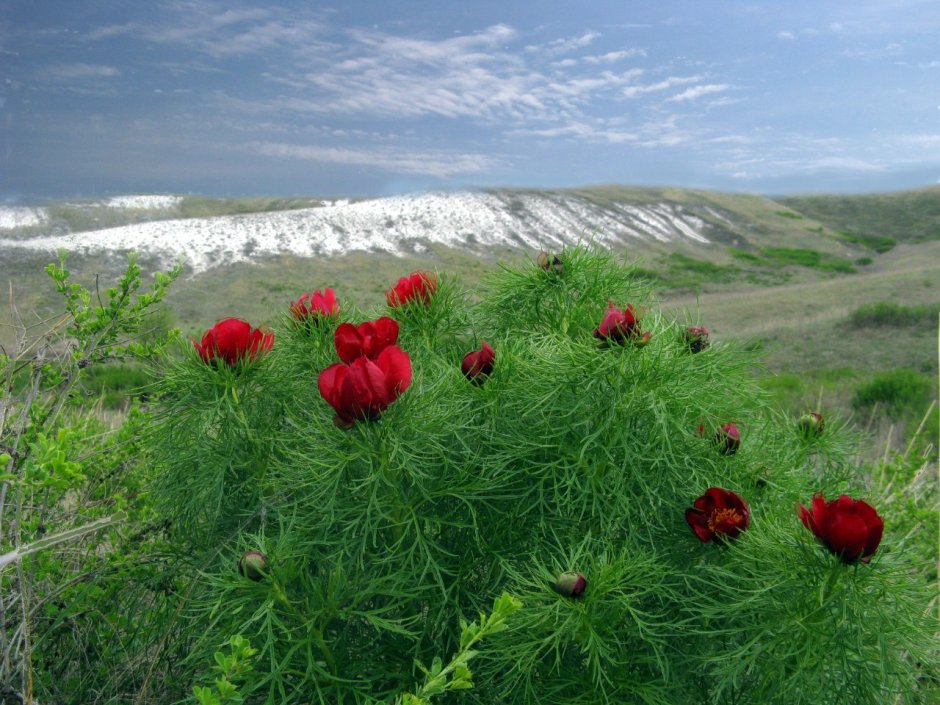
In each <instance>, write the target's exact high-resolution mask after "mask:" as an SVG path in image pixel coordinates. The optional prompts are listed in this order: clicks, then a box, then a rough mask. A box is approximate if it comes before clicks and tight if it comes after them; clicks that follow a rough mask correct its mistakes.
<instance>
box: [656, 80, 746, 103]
mask: <svg viewBox="0 0 940 705" xmlns="http://www.w3.org/2000/svg"><path fill="white" fill-rule="evenodd" d="M730 88H731V86H729V85H728V84H726V83H709V84H706V85H704V86H692V87H691V88H687V89H686V90H684V91H682V92H681V93H678V94H677V95H674V96H672V98H669V99H668V102H671V103H682V102H685V101H689V100H696V99H698V98H701V97H702V96H703V95H708V94H709V93H721V92H722V91H726V90H728V89H730Z"/></svg>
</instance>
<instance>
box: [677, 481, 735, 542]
mask: <svg viewBox="0 0 940 705" xmlns="http://www.w3.org/2000/svg"><path fill="white" fill-rule="evenodd" d="M685 520H686V521H687V522H689V526H690V527H692V531H694V532H695V535H696V536H698V538H699V540H700V541H702V543H705V542H707V541H716V540H719V539H734V538H737V537H738V536H739V535H740V534H741V532H742V531H744V530H745V529H747V527H748V524H749V523H750V520H751V510H750V507H748V506H747V502H745V501H744V500H743V499H742V498H741V497H740V495H738V494H737V493H735V492H732V491H731V490H725V489H722V488H721V487H709V488H708V489H707V490H706V491H705V494H703V495H702V496H701V497H699V498H698V499H697V500H695V502H694V503H693V504H692V508H691V509H686V510H685Z"/></svg>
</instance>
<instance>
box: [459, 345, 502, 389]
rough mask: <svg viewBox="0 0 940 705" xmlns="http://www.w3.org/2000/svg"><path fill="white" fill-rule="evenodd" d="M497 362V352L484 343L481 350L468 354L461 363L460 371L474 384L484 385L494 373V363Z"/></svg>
mask: <svg viewBox="0 0 940 705" xmlns="http://www.w3.org/2000/svg"><path fill="white" fill-rule="evenodd" d="M495 361H496V351H495V350H493V348H492V347H491V346H490V345H489V344H487V342H486V341H485V340H484V341H483V346H482V347H481V348H480V349H479V350H474V351H472V352H468V353H467V354H466V355H464V357H463V362H462V363H460V369H461V371H462V372H463V374H464V377H466V378H467V379H469V380H470V381H471V382H473V383H474V384H483V382H484V381H486V377H487V376H488V375H489V374H490V373H491V372H492V371H493V363H494V362H495Z"/></svg>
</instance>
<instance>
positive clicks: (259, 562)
mask: <svg viewBox="0 0 940 705" xmlns="http://www.w3.org/2000/svg"><path fill="white" fill-rule="evenodd" d="M267 569H268V557H267V556H266V555H264V554H263V553H262V552H261V551H245V552H244V553H243V554H242V557H241V558H240V559H239V560H238V572H239V574H241V575H243V576H244V577H246V578H249V579H251V580H254V581H255V582H258V581H260V580H261V579H262V578H263V577H264V573H265V571H266V570H267Z"/></svg>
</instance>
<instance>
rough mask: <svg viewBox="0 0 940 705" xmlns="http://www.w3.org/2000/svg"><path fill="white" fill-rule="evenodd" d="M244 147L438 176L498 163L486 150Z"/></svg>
mask: <svg viewBox="0 0 940 705" xmlns="http://www.w3.org/2000/svg"><path fill="white" fill-rule="evenodd" d="M246 148H247V149H248V150H249V151H251V152H253V153H255V154H260V155H263V156H268V157H280V158H285V157H286V158H289V159H301V160H305V161H313V162H324V163H329V164H347V165H350V166H365V167H373V168H376V169H382V170H383V171H388V172H392V173H397V174H420V175H423V176H436V177H441V178H444V177H449V176H457V175H459V174H472V173H480V172H484V171H487V170H489V169H492V168H493V167H495V166H497V165H498V164H499V163H500V162H499V160H497V159H495V158H494V157H492V156H489V155H485V154H463V153H459V152H447V151H431V152H424V153H422V152H417V151H413V150H390V149H380V150H374V149H348V148H343V147H323V146H320V145H298V144H288V143H282V142H280V143H279V142H253V143H250V144H248V145H246Z"/></svg>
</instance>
